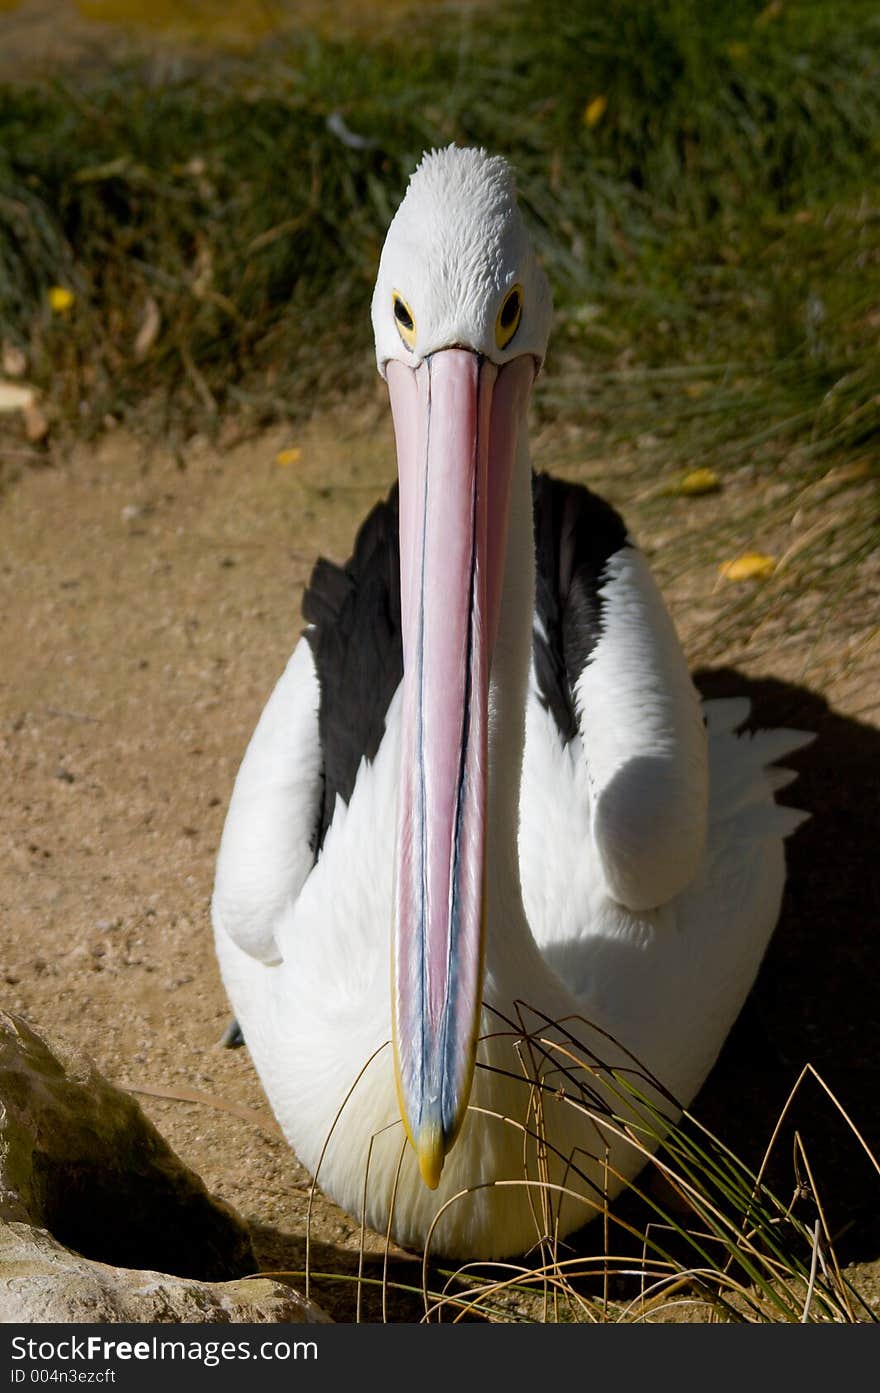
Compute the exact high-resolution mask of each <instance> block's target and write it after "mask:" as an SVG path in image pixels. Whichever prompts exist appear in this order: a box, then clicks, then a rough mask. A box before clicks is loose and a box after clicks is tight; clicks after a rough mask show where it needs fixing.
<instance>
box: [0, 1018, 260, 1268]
mask: <svg viewBox="0 0 880 1393" xmlns="http://www.w3.org/2000/svg"><path fill="white" fill-rule="evenodd" d="M0 1219H5V1220H7V1221H18V1222H24V1223H28V1224H32V1225H34V1226H35V1227H37V1228H43V1229H47V1230H48V1231H49V1232H50V1233H51V1234H53V1235H54V1237H55V1238H56V1239H58V1241H59V1242H60V1243H64V1244H66V1245H67V1247H69V1248H71V1249H73V1250H74V1251H75V1252H77V1253H82V1254H84V1255H85V1256H86V1257H89V1258H93V1259H96V1260H97V1261H99V1262H107V1263H111V1264H118V1265H119V1266H122V1267H136V1268H151V1269H152V1268H156V1269H158V1270H160V1271H163V1272H171V1273H175V1274H177V1275H178V1276H188V1277H195V1278H198V1279H199V1280H201V1281H224V1280H229V1279H230V1278H233V1277H240V1276H242V1275H243V1274H245V1273H247V1272H252V1271H253V1270H254V1268H255V1266H256V1261H255V1259H254V1255H253V1250H252V1248H251V1243H250V1237H249V1234H248V1230H247V1227H246V1225H245V1224H244V1222H243V1220H242V1219H240V1218H239V1216H238V1215H237V1214H236V1213H235V1211H234V1210H233V1209H232V1208H231V1207H230V1206H229V1205H227V1204H224V1203H223V1202H222V1201H221V1200H217V1199H214V1198H212V1197H211V1196H210V1195H209V1194H208V1191H207V1190H206V1188H205V1186H204V1184H203V1182H202V1181H201V1180H200V1179H199V1177H198V1176H197V1175H196V1174H195V1173H194V1172H193V1171H191V1170H189V1168H188V1167H187V1166H185V1165H184V1164H183V1162H182V1161H181V1160H180V1159H179V1157H178V1156H176V1155H175V1153H174V1152H173V1151H172V1150H171V1148H170V1146H169V1145H168V1143H167V1142H166V1141H165V1140H164V1138H163V1137H162V1136H161V1135H160V1134H159V1132H158V1131H157V1130H156V1128H155V1127H154V1126H153V1124H152V1123H151V1122H150V1121H149V1119H148V1118H147V1117H146V1116H145V1114H144V1113H143V1112H142V1110H141V1108H140V1105H139V1104H138V1103H137V1102H136V1101H135V1099H134V1098H132V1097H131V1095H130V1094H128V1093H124V1092H123V1091H122V1090H121V1089H119V1088H116V1087H115V1086H114V1085H113V1084H111V1083H109V1082H108V1081H107V1080H106V1079H105V1078H104V1077H103V1076H102V1075H101V1074H100V1073H99V1072H98V1070H97V1069H96V1068H95V1066H94V1064H92V1063H91V1061H90V1060H88V1059H86V1058H85V1056H83V1055H81V1054H79V1053H78V1052H77V1051H75V1050H72V1049H70V1048H68V1047H67V1046H65V1045H58V1044H56V1045H55V1046H54V1047H53V1048H51V1049H50V1047H49V1046H48V1045H47V1044H46V1042H45V1041H44V1040H43V1039H41V1038H40V1036H39V1035H37V1034H36V1032H35V1031H34V1030H32V1029H31V1027H30V1026H29V1025H28V1024H27V1022H26V1021H24V1020H22V1019H21V1018H20V1017H17V1016H12V1015H8V1014H6V1013H5V1012H2V1011H0Z"/></svg>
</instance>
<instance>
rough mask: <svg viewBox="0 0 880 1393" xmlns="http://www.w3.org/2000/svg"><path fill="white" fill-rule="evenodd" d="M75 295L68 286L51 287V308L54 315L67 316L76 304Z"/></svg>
mask: <svg viewBox="0 0 880 1393" xmlns="http://www.w3.org/2000/svg"><path fill="white" fill-rule="evenodd" d="M75 298H76V297H75V296H74V293H73V291H72V290H68V289H67V286H66V285H50V287H49V308H50V310H51V311H52V313H53V314H66V313H67V311H68V310H69V309H70V307H71V305H72V304H73V302H74V299H75Z"/></svg>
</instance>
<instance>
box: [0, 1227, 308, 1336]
mask: <svg viewBox="0 0 880 1393" xmlns="http://www.w3.org/2000/svg"><path fill="white" fill-rule="evenodd" d="M0 1273H2V1278H0V1323H2V1324H9V1323H10V1322H34V1321H41V1322H63V1323H65V1324H66V1323H69V1322H72V1321H76V1322H80V1321H105V1322H114V1323H117V1322H138V1323H140V1322H160V1321H161V1322H175V1323H179V1322H198V1323H199V1324H201V1323H211V1324H213V1323H223V1324H228V1323H231V1322H250V1321H253V1322H259V1323H261V1324H264V1323H268V1322H272V1323H278V1322H285V1323H296V1324H303V1323H306V1322H309V1323H312V1324H316V1323H326V1322H328V1321H329V1317H328V1316H326V1315H325V1314H324V1312H323V1311H322V1310H321V1309H320V1307H318V1306H315V1305H313V1304H312V1303H311V1302H308V1301H306V1300H305V1299H304V1298H303V1297H301V1296H299V1295H298V1293H296V1292H295V1291H293V1290H291V1289H290V1288H289V1287H286V1286H284V1285H283V1284H282V1283H281V1282H276V1281H272V1280H270V1279H269V1278H266V1277H247V1278H244V1279H242V1280H239V1281H235V1282H196V1281H192V1280H189V1279H187V1278H185V1277H171V1276H168V1275H167V1274H166V1273H163V1272H136V1271H131V1270H130V1269H128V1268H122V1267H108V1266H105V1265H104V1264H103V1263H99V1262H90V1261H89V1260H88V1259H87V1258H82V1257H80V1256H78V1255H77V1254H75V1253H71V1252H70V1251H69V1250H68V1249H66V1248H64V1247H62V1246H61V1244H60V1243H57V1242H56V1241H55V1239H54V1238H53V1237H52V1236H51V1234H49V1233H47V1232H46V1231H45V1230H44V1229H39V1228H32V1227H30V1226H29V1225H27V1224H6V1223H2V1222H0Z"/></svg>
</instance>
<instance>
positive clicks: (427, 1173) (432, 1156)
mask: <svg viewBox="0 0 880 1393" xmlns="http://www.w3.org/2000/svg"><path fill="white" fill-rule="evenodd" d="M415 1148H416V1155H417V1156H418V1158H419V1170H420V1171H421V1173H422V1179H423V1180H424V1182H425V1184H426V1185H427V1187H428V1189H429V1190H436V1189H437V1186H438V1185H439V1184H440V1176H441V1174H442V1172H443V1162H444V1161H445V1160H446V1146H445V1144H444V1140H443V1129H442V1128H441V1127H439V1126H437V1125H436V1124H429V1125H428V1126H425V1127H423V1128H422V1129H421V1131H420V1132H419V1135H418V1139H417V1141H416V1143H415Z"/></svg>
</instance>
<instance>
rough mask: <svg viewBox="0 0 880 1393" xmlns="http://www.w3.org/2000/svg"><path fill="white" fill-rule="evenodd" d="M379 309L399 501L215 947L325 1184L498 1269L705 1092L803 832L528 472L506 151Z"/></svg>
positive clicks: (758, 741)
mask: <svg viewBox="0 0 880 1393" xmlns="http://www.w3.org/2000/svg"><path fill="white" fill-rule="evenodd" d="M372 314H373V326H374V331H375V340H376V355H377V363H378V367H379V371H380V373H381V374H382V375H383V376H384V377H385V379H386V381H387V383H388V389H389V395H390V401H391V408H392V413H393V417H394V427H395V438H396V445H397V461H398V482H397V484H396V485H395V487H394V489H393V490H392V492H391V494H390V495H389V497H388V498H387V499H386V500H385V501H384V502H382V503H380V504H379V505H377V507H376V508H374V510H373V511H372V512H371V513H370V515H369V516H368V517H367V519H366V521H365V522H364V524H363V526H362V528H361V530H360V533H359V535H358V537H357V540H356V542H355V547H354V552H353V555H352V557H351V558H350V560H349V561H348V563H347V564H346V565H345V566H344V567H337V566H334V565H331V564H330V563H329V562H326V561H319V562H318V563H317V565H316V567H315V571H314V573H313V576H312V579H311V582H310V585H309V587H308V589H307V591H306V595H305V598H304V602H303V613H304V618H305V620H306V629H305V632H304V634H303V636H302V637H301V639H300V641H299V642H298V644H297V646H296V648H295V650H294V652H293V655H292V657H291V658H290V661H289V662H288V665H287V667H286V669H285V671H284V673H283V674H282V676H281V678H280V680H279V681H278V684H277V686H276V687H275V690H274V692H273V693H272V695H271V696H270V698H269V701H268V703H267V705H266V708H265V710H264V711H263V714H262V716H261V718H260V721H259V723H258V725H257V728H256V730H255V732H254V735H253V737H252V739H251V742H250V744H249V746H248V749H247V751H246V754H245V756H244V759H243V762H242V765H241V768H240V770H239V773H238V776H237V779H236V782H235V787H234V790H233V794H232V798H231V802H230V806H229V811H228V815H227V819H226V824H225V827H224V831H223V837H222V841H221V846H220V851H219V856H218V864H217V875H216V884H215V890H214V897H213V905H212V912H213V922H214V930H215V940H216V947H217V955H218V959H219V963H220V968H221V972H222V976H223V981H224V983H225V986H226V990H227V993H228V995H229V998H230V1001H231V1002H232V1005H233V1008H234V1010H235V1013H236V1017H237V1019H238V1022H239V1024H240V1026H241V1029H242V1032H243V1035H244V1039H245V1041H246V1043H247V1046H248V1049H249V1051H250V1054H251V1057H252V1059H253V1062H254V1064H255V1066H256V1068H257V1071H258V1073H259V1076H260V1079H261V1081H262V1084H263V1087H264V1088H265V1091H266V1093H267V1096H268V1098H269V1101H270V1102H271V1104H272V1107H273V1109H274V1112H275V1114H276V1116H277V1118H278V1121H279V1123H280V1124H281V1127H282V1128H283V1130H284V1133H285V1135H286V1136H287V1138H288V1140H289V1141H290V1144H291V1145H292V1147H293V1148H294V1150H295V1151H296V1153H297V1155H298V1156H299V1158H300V1160H301V1161H302V1162H303V1164H304V1165H305V1166H306V1167H307V1168H308V1169H309V1171H310V1172H311V1173H312V1174H313V1175H314V1176H315V1177H316V1179H317V1181H318V1183H319V1184H320V1185H321V1187H322V1188H323V1189H324V1190H325V1191H326V1192H327V1193H328V1194H329V1195H330V1196H331V1197H332V1198H333V1199H335V1200H336V1201H337V1202H338V1203H339V1204H340V1205H341V1206H342V1207H343V1208H344V1209H346V1210H348V1211H349V1212H350V1213H352V1214H354V1215H356V1216H359V1217H360V1216H363V1217H364V1218H365V1219H366V1221H367V1223H368V1224H369V1225H371V1226H372V1227H373V1228H374V1229H376V1230H378V1231H379V1232H380V1233H386V1232H388V1233H390V1234H391V1236H392V1237H394V1238H395V1239H396V1240H397V1241H398V1242H399V1243H401V1244H403V1245H406V1246H412V1247H418V1248H420V1247H422V1245H424V1244H425V1243H426V1242H430V1245H431V1247H432V1250H434V1251H437V1252H445V1253H448V1254H450V1255H453V1256H458V1257H475V1256H476V1257H497V1256H502V1255H505V1254H512V1253H519V1252H525V1251H526V1250H528V1249H529V1248H531V1247H532V1246H533V1245H534V1244H535V1243H536V1242H537V1241H538V1240H539V1239H541V1238H542V1237H544V1236H547V1235H550V1236H554V1237H563V1236H564V1235H565V1234H567V1233H569V1232H570V1231H572V1230H573V1229H575V1228H577V1227H579V1226H580V1225H582V1224H583V1223H585V1222H586V1221H587V1220H588V1219H590V1218H591V1217H592V1216H593V1215H594V1214H595V1213H596V1212H597V1211H600V1210H601V1209H602V1207H603V1205H604V1204H605V1203H606V1202H607V1200H608V1199H609V1198H611V1197H613V1195H614V1194H616V1193H617V1192H618V1190H619V1189H620V1188H621V1187H622V1186H623V1185H624V1184H625V1183H626V1181H627V1180H628V1179H630V1178H632V1177H633V1176H634V1175H635V1174H636V1173H637V1172H638V1170H639V1169H640V1168H641V1166H642V1165H643V1164H644V1163H645V1160H646V1158H647V1156H648V1155H649V1154H650V1153H651V1151H652V1150H653V1149H655V1147H656V1146H657V1145H658V1144H659V1141H660V1140H661V1138H662V1135H663V1132H664V1129H665V1128H666V1127H668V1125H669V1124H670V1123H671V1122H672V1121H673V1120H674V1119H675V1116H676V1114H677V1109H678V1108H679V1107H680V1106H685V1105H687V1104H688V1103H689V1102H690V1100H691V1099H692V1098H693V1096H694V1094H695V1093H696V1091H697V1089H698V1088H699V1086H700V1084H701V1083H702V1082H703V1080H704V1078H705V1077H706V1075H707V1073H708V1072H709V1069H710V1068H711V1066H712V1064H713V1062H714V1060H715V1059H716V1057H717V1054H718V1052H719V1050H720V1048H721V1045H722V1044H723V1042H724V1039H725V1037H726V1035H727V1033H728V1031H729V1029H730V1026H731V1025H732V1023H733V1021H734V1019H735V1017H736V1015H737V1014H738V1012H739V1009H740V1007H741V1005H742V1003H743V1001H744V999H745V997H746V994H747V993H748V991H749V988H750V987H751V985H752V982H753V980H754V978H755V975H756V973H757V970H758V967H759V965H760V962H761V958H762V956H763V954H764V951H765V948H766V946H767V943H768V940H769V938H770V936H771V934H772V932H773V928H774V926H775V923H776V920H777V917H778V913H779V906H780V900H781V895H782V888H783V882H784V854H783V840H784V838H785V837H786V835H788V834H789V833H790V832H791V831H793V829H794V828H795V827H796V826H797V825H798V823H799V822H800V821H801V819H802V817H803V816H804V815H803V814H802V813H799V812H797V811H795V810H793V809H790V808H784V807H781V806H779V805H778V804H777V803H776V801H775V798H774V791H775V790H776V789H777V788H779V787H781V786H783V785H784V784H785V783H786V782H788V780H789V777H791V776H790V775H789V774H788V771H785V770H780V769H778V768H774V767H772V766H773V765H774V764H775V761H776V760H777V759H779V758H781V757H782V756H783V755H784V754H785V753H786V752H788V751H790V750H793V749H796V748H797V747H798V746H799V745H801V744H803V743H805V741H806V740H807V739H808V738H809V737H806V736H804V735H802V734H801V733H798V732H793V731H784V730H775V731H767V732H758V733H757V734H751V735H749V734H738V733H737V731H738V728H739V727H740V726H741V725H742V723H743V722H744V720H745V717H746V715H747V713H748V703H747V702H743V701H726V702H710V703H706V704H705V706H704V705H703V704H701V702H700V700H699V698H698V695H697V693H696V691H695V689H694V687H693V684H692V682H691V679H690V676H689V673H688V669H687V664H686V662H685V659H684V656H683V653H682V650H681V647H680V644H679V642H678V639H677V637H676V633H675V629H674V626H673V623H672V620H671V618H670V616H669V614H668V612H667V610H666V608H665V606H664V603H663V600H662V598H661V596H660V593H659V591H658V589H657V587H656V585H655V583H654V581H653V579H652V577H651V574H650V571H649V569H648V566H647V564H646V562H645V559H644V557H643V556H642V554H641V552H640V551H639V550H638V548H637V547H636V546H635V544H634V542H633V541H632V539H631V537H630V536H629V535H628V533H627V531H626V528H625V526H624V524H623V522H622V521H621V519H620V517H619V516H618V515H617V513H616V512H615V511H614V510H613V509H612V508H611V507H609V505H608V504H606V503H604V502H603V501H602V500H601V499H599V498H598V497H597V496H595V495H594V494H592V493H591V492H589V491H588V490H587V489H585V488H583V487H580V486H577V485H572V484H567V483H563V482H560V481H556V480H553V479H551V478H550V477H548V476H547V475H543V474H535V473H534V472H533V469H532V464H531V459H530V454H529V444H528V433H527V425H526V417H527V409H528V402H529V396H530V392H531V388H532V384H533V381H534V378H535V376H536V374H537V372H538V371H539V369H540V367H541V365H542V363H543V359H544V355H545V352H546V347H547V340H548V337H549V333H550V322H551V315H552V308H551V296H550V291H549V286H548V284H547V281H546V278H545V276H544V274H543V271H542V270H541V268H540V265H539V264H538V261H537V258H536V256H535V252H534V249H533V247H532V244H531V241H530V239H529V236H528V234H527V231H526V228H525V225H524V222H523V219H522V217H521V214H520V211H519V208H518V205H517V202H516V195H515V189H514V183H513V177H512V174H511V171H510V169H509V168H508V166H507V165H506V164H505V162H504V161H503V160H501V159H499V158H497V157H490V156H488V155H486V154H485V152H483V151H479V150H461V149H456V148H454V147H450V148H448V149H446V150H442V151H439V152H433V153H431V154H430V155H426V156H425V157H424V158H423V160H422V162H421V164H420V166H419V168H418V169H417V171H416V173H415V174H414V175H413V177H412V179H411V181H410V185H409V188H408V190H407V193H406V196H405V197H404V200H403V202H402V203H401V205H400V208H399V209H398V212H397V214H396V215H395V218H394V220H393V221H392V224H391V226H390V228H389V231H388V235H387V239H386V242H385V246H384V249H383V252H382V257H381V261H380V267H379V273H378V279H377V282H376V288H375V292H374V296H373V306H372Z"/></svg>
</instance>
